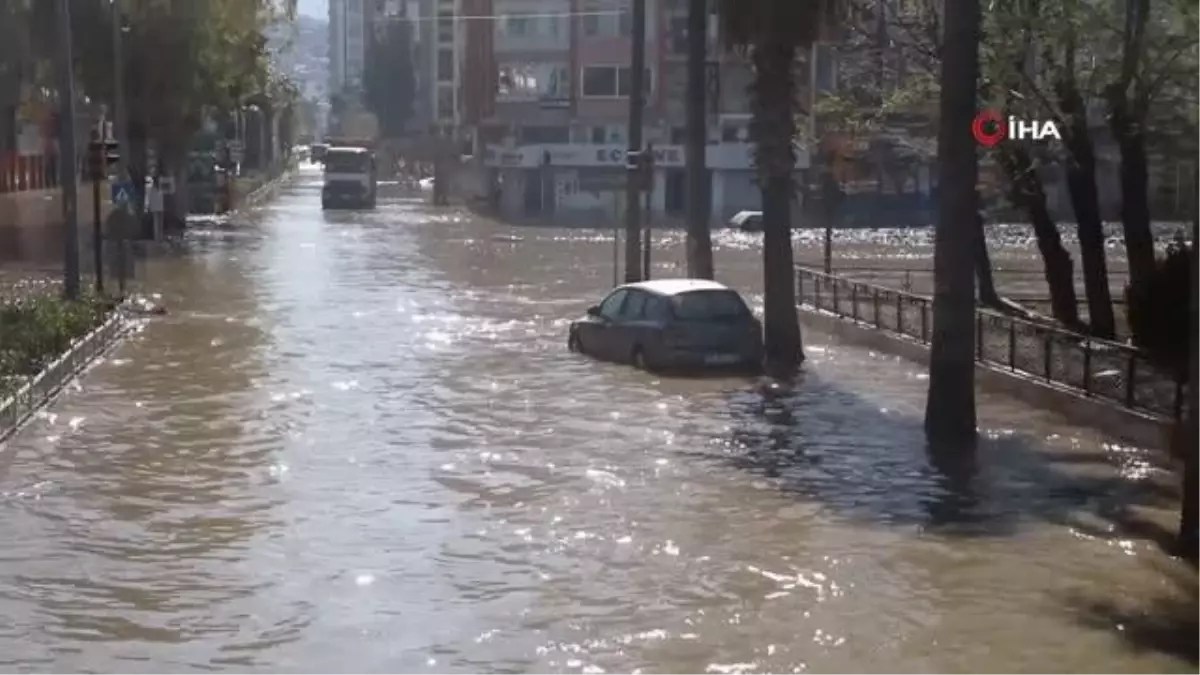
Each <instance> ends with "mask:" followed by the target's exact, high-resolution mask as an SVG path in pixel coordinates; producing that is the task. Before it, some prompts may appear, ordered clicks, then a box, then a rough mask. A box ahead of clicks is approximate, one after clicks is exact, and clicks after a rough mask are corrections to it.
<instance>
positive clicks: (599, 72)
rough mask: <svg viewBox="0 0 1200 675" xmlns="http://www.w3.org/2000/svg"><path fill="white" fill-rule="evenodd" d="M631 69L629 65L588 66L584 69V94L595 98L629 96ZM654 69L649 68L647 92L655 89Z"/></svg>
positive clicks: (646, 80) (647, 72)
mask: <svg viewBox="0 0 1200 675" xmlns="http://www.w3.org/2000/svg"><path fill="white" fill-rule="evenodd" d="M630 72H631V71H630V69H629V68H628V67H627V66H586V67H584V69H583V95H584V96H588V97H595V98H604V97H616V96H628V95H629V93H630V91H631V89H630V80H631V79H632V78H631V77H630ZM651 75H652V71H651V70H650V69H649V68H647V69H646V76H645V85H646V86H645V92H646V94H647V95H649V94H650V92H651V91H653V89H654V87H653V79H654V78H653V77H651Z"/></svg>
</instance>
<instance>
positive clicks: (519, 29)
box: [504, 14, 532, 36]
mask: <svg viewBox="0 0 1200 675" xmlns="http://www.w3.org/2000/svg"><path fill="white" fill-rule="evenodd" d="M531 23H532V22H531V21H530V20H529V17H527V16H522V15H520V14H510V15H509V16H508V17H507V18H505V20H504V31H505V32H506V33H508V34H509V35H516V36H522V35H529V34H530V25H531Z"/></svg>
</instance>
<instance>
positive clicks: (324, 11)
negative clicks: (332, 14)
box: [298, 0, 329, 19]
mask: <svg viewBox="0 0 1200 675" xmlns="http://www.w3.org/2000/svg"><path fill="white" fill-rule="evenodd" d="M298 8H299V11H300V13H301V14H304V15H306V16H312V17H316V18H318V19H324V18H327V17H328V16H329V4H328V2H327V0H300V1H299V3H298Z"/></svg>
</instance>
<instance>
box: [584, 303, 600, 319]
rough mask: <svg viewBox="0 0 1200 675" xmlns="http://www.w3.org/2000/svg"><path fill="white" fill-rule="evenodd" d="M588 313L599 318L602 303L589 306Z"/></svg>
mask: <svg viewBox="0 0 1200 675" xmlns="http://www.w3.org/2000/svg"><path fill="white" fill-rule="evenodd" d="M587 315H588V316H594V317H597V318H599V317H600V305H592V306H591V307H588V308H587Z"/></svg>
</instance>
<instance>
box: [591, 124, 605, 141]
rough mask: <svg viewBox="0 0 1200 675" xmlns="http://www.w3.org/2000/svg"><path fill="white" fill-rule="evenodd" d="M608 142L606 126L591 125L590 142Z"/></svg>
mask: <svg viewBox="0 0 1200 675" xmlns="http://www.w3.org/2000/svg"><path fill="white" fill-rule="evenodd" d="M607 142H608V129H607V128H606V127H592V143H593V144H595V145H604V144H605V143H607Z"/></svg>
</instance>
